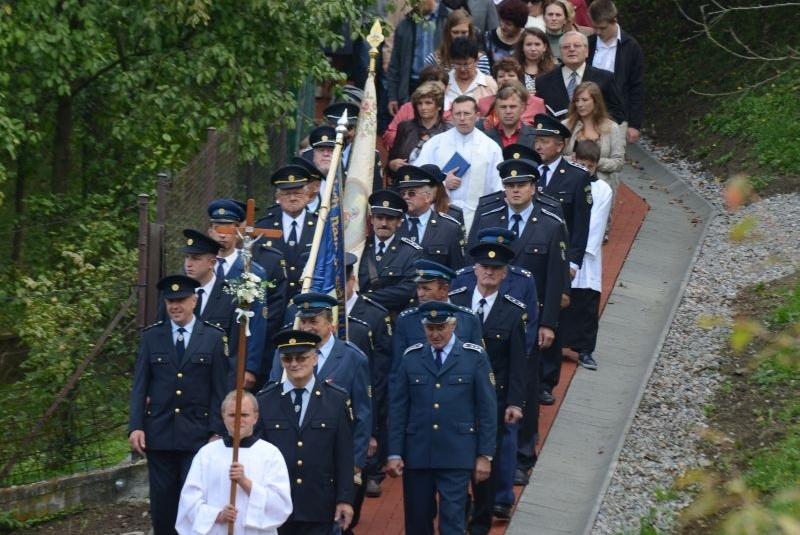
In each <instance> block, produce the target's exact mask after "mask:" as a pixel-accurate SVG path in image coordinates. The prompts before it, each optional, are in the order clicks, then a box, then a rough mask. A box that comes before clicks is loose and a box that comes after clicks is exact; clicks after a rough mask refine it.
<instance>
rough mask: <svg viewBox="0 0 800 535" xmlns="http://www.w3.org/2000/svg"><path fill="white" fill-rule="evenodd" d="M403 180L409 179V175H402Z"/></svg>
mask: <svg viewBox="0 0 800 535" xmlns="http://www.w3.org/2000/svg"><path fill="white" fill-rule="evenodd" d="M403 180H411V175H405V176H404V177H403Z"/></svg>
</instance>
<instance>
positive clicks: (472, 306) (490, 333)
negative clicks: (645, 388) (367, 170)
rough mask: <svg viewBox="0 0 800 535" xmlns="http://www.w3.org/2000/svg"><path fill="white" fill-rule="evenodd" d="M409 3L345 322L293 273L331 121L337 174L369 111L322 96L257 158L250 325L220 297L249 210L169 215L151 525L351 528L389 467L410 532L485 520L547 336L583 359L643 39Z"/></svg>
mask: <svg viewBox="0 0 800 535" xmlns="http://www.w3.org/2000/svg"><path fill="white" fill-rule="evenodd" d="M418 6H419V7H418V11H417V12H413V13H409V14H408V15H406V16H404V17H403V18H402V19H401V20H400V22H399V23H398V24H397V26H396V28H395V29H394V32H393V40H392V41H393V44H392V46H391V52H390V53H388V52H387V55H388V56H389V59H388V61H387V62H386V64H385V66H386V69H385V72H384V71H383V70H382V72H381V73H380V74H381V76H379V79H380V80H381V81H382V82H381V84H380V87H379V94H381V95H383V99H382V101H381V102H382V105H383V109H382V111H384V112H386V114H387V115H389V116H390V117H393V120H392V121H391V124H389V121H386V124H385V128H381V130H385V131H382V132H381V133H382V134H383V137H382V139H383V143H384V145H385V148H386V150H387V152H388V158H386V165H385V166H383V168H382V166H381V165H380V160H379V155H378V153H377V152H376V156H375V158H376V162H377V163H378V165H376V171H375V174H374V176H373V177H371V181H372V184H373V192H372V194H371V195H370V196H369V199H368V204H369V216H370V217H369V223H368V235H367V239H366V244H365V247H364V250H363V252H362V253H361V255H360V256H356V255H353V254H350V253H348V254H347V255H346V258H345V259H344V263H345V279H346V284H345V292H344V293H345V295H344V308H345V311H344V314H339V313H338V312H341V311H337V308H338V304H339V302H338V301H337V299H336V298H334V297H332V296H330V295H327V294H321V293H315V292H302V291H301V290H302V280H301V275H302V271H303V268H304V266H305V263H306V260H307V258H308V253H309V251H310V249H311V242H312V238H313V235H314V230H315V228H316V226H317V224H318V211H319V208H320V205H321V194H320V192H321V191H324V189H323V186H324V182H325V180H326V177H327V175H328V172H329V170H330V168H331V165H332V155H333V153H334V146H335V139H336V130H335V128H334V126H335V125H336V123H337V122H338V120H339V119H340V117H341V116H342V115H343V114H344V113H345V112H346V113H347V116H348V118H349V122H348V125H347V132H348V133H347V135H346V136H345V148H344V151H343V161H342V164H343V169H344V170H345V172H346V170H347V164H348V160H349V159H351V157H352V154H351V153H350V149H351V145H350V143H349V142H350V140H351V138H352V136H353V133H354V129H355V125H356V120H357V119H356V118H357V115H358V112H359V109H360V108H359V106H358V103H354V102H335V103H333V104H331V105H330V106H328V107H327V108H326V109H325V111H324V114H323V115H324V118H323V120H322V121H321V124H320V125H319V126H316V127H315V128H313V129H312V130H311V131H310V132H309V135H308V146H307V148H306V149H304V150H301V151H298V154H297V155H296V156H295V157H293V158H292V159H291V161H290V162H289V163H288V164H287V165H285V166H283V167H281V168H279V169H277V170H276V171H275V172H274V173H272V175H271V177H270V181H271V184H272V186H273V188H274V192H275V199H274V201H275V202H274V204H273V205H271V206H269V207H267V208H264V209H262V210H261V211H260V212H259V219H258V220H257V221H256V223H255V226H256V227H257V228H263V229H272V230H279V231H280V237H273V238H265V239H261V240H260V241H258V242H257V244H256V245H255V247H254V249H253V251H252V253H253V254H252V262H251V264H250V266H249V269H250V271H251V272H252V273H254V274H256V275H257V276H258V277H259V278H260V279H261V280H265V281H269V282H270V288H269V290H268V291H267V296H266V299H265V300H264V301H263V302H259V301H257V302H256V303H254V305H253V308H252V310H251V311H250V312H249V314H250V316H249V319H248V321H247V322H246V325H244V324H243V323H241V322H240V320H241V318H242V312H243V311H241V310H237V303H236V302H235V301H234V300H233V299H232V296H231V281H234V280H236V279H237V278H239V277H241V275H242V273H244V271H245V270H246V269H247V266H245V262H244V258H243V255H242V250H241V249H240V248H239V247H241V243H240V242H239V241H238V240H237V238H236V235H235V233H234V232H232V231H233V230H234V227H237V226H239V225H241V224H242V223H243V222H244V220H245V207H244V205H242V204H241V203H239V202H237V201H234V200H231V199H216V200H214V201H213V202H211V203H210V204H209V206H208V210H207V215H208V226H207V228H205V229H185V230H184V238H185V239H184V242H183V244H182V251H183V253H184V263H183V265H182V266H180V269H177V268H178V266H174V267H175V268H176V269H175V271H176V272H179V274H175V275H169V276H167V277H164V278H163V279H162V280H161V281H160V282H159V283H158V289H159V290H160V292H161V300H162V302H161V303H160V307H159V312H158V317H159V321H158V322H157V323H156V324H154V325H152V326H150V327H148V328H146V329H145V330H144V331H143V332H142V336H141V342H140V348H139V354H138V357H137V363H136V369H135V374H134V383H133V391H132V395H131V402H130V424H129V437H130V443H131V448H132V449H133V450H134V451H135V452H136V453H138V454H141V455H145V456H146V457H147V461H148V473H149V481H150V508H151V515H152V522H153V528H154V533H155V534H156V535H163V534H174V533H176V532H177V533H180V534H181V535H184V534H190V533H191V534H194V533H225V532H227V525H228V523H232V524H233V525H234V528H235V529H234V533H265V534H266V533H279V534H281V535H293V534H326V535H327V534H330V533H353V532H354V528H356V526H357V525H358V522H359V516H360V511H361V508H362V505H363V503H364V500H365V499H366V498H367V497H370V498H377V497H380V496H381V493H382V490H381V482H382V481H383V479H384V477H386V476H387V475H388V476H390V477H400V478H402V479H403V501H404V514H405V531H406V533H413V534H431V535H432V534H433V533H434V523H435V522H436V521H437V518H438V533H440V534H442V535H453V534H464V533H470V534H476V535H477V534H486V533H488V532H489V530H490V529H491V526H492V519H493V518H499V519H508V518H510V516H511V513H512V508H513V505H514V492H513V487H514V486H515V485H527V484H528V482H529V479H530V477H531V470H532V468H533V466H534V464H535V463H536V443H537V440H538V416H539V407H540V405H542V404H543V405H551V404H553V403H554V402H555V397H554V395H553V388H554V387H555V386H556V384H557V383H558V380H559V375H560V368H561V363H562V351H563V350H564V349H571V350H573V351H575V352H576V353H577V354H578V361H579V364H580V366H582V367H583V368H585V369H588V370H595V369H597V367H598V362H597V360H596V359H595V356H594V351H595V342H596V338H597V330H598V312H599V302H600V293H601V281H602V246H603V243H605V242H606V241H607V240H608V239H613V236H611V237H609V235H608V228H609V223H610V221H611V212H612V208H613V206H614V198H615V195H616V192H617V188H618V186H619V172H620V171H621V169H622V167H623V165H624V157H625V146H626V144H627V143H635V142H636V141H637V140H638V138H639V131H640V129H641V125H642V116H643V104H644V95H643V56H642V51H641V48H640V46H639V44H638V43H637V42H636V41H635V40H634V39H633V38H632V37H631V36H630V35H628V34H627V33H626V32H624V31H623V30H622V29H621V28H620V26H619V23H618V15H617V10H616V7H615V6H614V4H613V2H612V1H611V0H593V1H590V2H589V3H588V5H587V2H585V1H584V0H551V1H547V0H528V1H527V2H525V1H523V0H502V1H497V0H495V1H493V0H469V1H467V0H462V1H458V0H422V1H421V2H419V3H418ZM382 126H383V125H382ZM343 316H346V317H347V333H348V334H347V336H346V339H340V338H339V337H338V336H337V333H338V332H339V330H338V329H337V327H338V326H337V322H338V321H339V320H338V318H339V317H343ZM240 329H247V332H248V334H247V336H246V337H243V339H244V340H246V352H245V353H246V355H247V358H246V362H245V363H244V368H245V370H244V378H243V380H244V388H245V389H246V391H245V393H244V396H243V398H242V401H241V410H240V414H239V416H240V426H239V428H238V430H237V431H238V434H239V436H240V438H241V443H240V448H242V449H241V451H240V454H239V459H238V460H237V461H236V462H231V460H230V459H231V452H232V440H231V437H232V435H233V434H234V426H235V421H236V418H235V412H236V411H235V404H234V403H233V401H234V400H235V399H236V392H235V390H233V389H234V387H235V385H236V383H237V381H236V377H235V375H236V365H235V361H236V356H237V355H238V353H239V352H240V348H239V347H238V344H239V340H240ZM231 489H233V490H231ZM234 495H235V497H236V500H235V505H231V504H230V501H231V497H232V496H234Z"/></svg>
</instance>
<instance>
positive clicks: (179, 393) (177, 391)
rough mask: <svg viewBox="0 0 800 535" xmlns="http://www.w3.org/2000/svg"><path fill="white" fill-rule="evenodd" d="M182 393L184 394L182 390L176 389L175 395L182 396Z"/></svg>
mask: <svg viewBox="0 0 800 535" xmlns="http://www.w3.org/2000/svg"><path fill="white" fill-rule="evenodd" d="M181 394H183V392H181V391H180V390H176V391H175V395H176V396H180V395H181Z"/></svg>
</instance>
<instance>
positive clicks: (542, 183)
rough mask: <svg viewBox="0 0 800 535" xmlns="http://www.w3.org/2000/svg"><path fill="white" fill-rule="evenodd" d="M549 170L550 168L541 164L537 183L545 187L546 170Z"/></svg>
mask: <svg viewBox="0 0 800 535" xmlns="http://www.w3.org/2000/svg"><path fill="white" fill-rule="evenodd" d="M548 171H550V168H549V167H547V166H546V165H543V166H542V172H541V173H539V177H540V178H539V184H541V185H542V187H543V188H546V187H547V172H548Z"/></svg>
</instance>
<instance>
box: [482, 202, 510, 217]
mask: <svg viewBox="0 0 800 535" xmlns="http://www.w3.org/2000/svg"><path fill="white" fill-rule="evenodd" d="M505 207H506V205H505V204H501V205H500V206H497V207H495V208H492V209H491V210H489V211H488V212H483V213H482V214H481V215H480V217H483V216H486V215H489V214H493V213H495V212H499V211H501V210H503V209H505Z"/></svg>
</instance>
